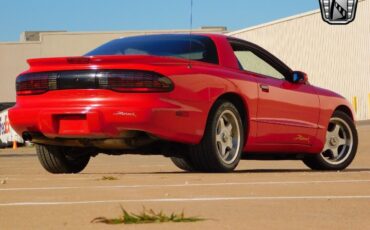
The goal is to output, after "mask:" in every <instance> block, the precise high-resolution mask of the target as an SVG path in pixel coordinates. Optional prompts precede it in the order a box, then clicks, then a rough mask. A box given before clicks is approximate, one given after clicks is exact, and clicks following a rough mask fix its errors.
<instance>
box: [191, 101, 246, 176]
mask: <svg viewBox="0 0 370 230" xmlns="http://www.w3.org/2000/svg"><path fill="white" fill-rule="evenodd" d="M244 130H245V128H244V126H243V123H242V120H241V117H240V113H239V111H238V110H237V108H236V107H235V106H234V105H233V104H232V103H230V102H229V101H226V100H220V101H217V102H216V103H215V105H214V106H213V108H212V109H211V111H210V114H209V118H208V121H207V125H206V129H205V133H204V136H203V139H202V141H201V142H200V143H199V144H198V145H194V146H190V155H189V157H190V160H191V162H192V163H193V168H195V169H196V170H197V171H203V172H230V171H233V170H234V169H235V168H236V166H237V165H238V163H239V161H240V157H241V154H242V151H243V147H244Z"/></svg>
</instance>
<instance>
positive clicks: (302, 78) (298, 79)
mask: <svg viewBox="0 0 370 230" xmlns="http://www.w3.org/2000/svg"><path fill="white" fill-rule="evenodd" d="M292 82H293V83H296V84H304V85H308V84H309V82H308V77H307V74H306V73H304V72H301V71H293V74H292Z"/></svg>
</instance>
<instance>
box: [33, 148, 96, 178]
mask: <svg viewBox="0 0 370 230" xmlns="http://www.w3.org/2000/svg"><path fill="white" fill-rule="evenodd" d="M83 150H84V149H82V148H80V149H77V148H68V147H61V146H51V145H36V153H37V157H38V159H39V161H40V163H41V165H42V166H43V167H44V169H46V171H48V172H50V173H54V174H61V173H79V172H81V171H82V170H83V169H84V168H85V167H86V166H87V164H88V163H89V160H90V155H89V154H87V153H86V154H82V153H81V151H83Z"/></svg>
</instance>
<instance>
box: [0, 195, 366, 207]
mask: <svg viewBox="0 0 370 230" xmlns="http://www.w3.org/2000/svg"><path fill="white" fill-rule="evenodd" d="M331 199H333V200H349V199H370V195H366V196H357V195H355V196H351V195H346V196H330V195H327V196H242V197H192V198H158V199H132V200H87V201H56V202H53V201H45V202H43V201H41V202H32V201H31V202H12V203H0V207H11V206H45V205H80V204H107V203H142V202H155V203H156V202H159V203H161V202H162V203H163V202H199V201H204V202H207V201H243V200H245V201H248V200H250V201H253V200H258V201H270V200H331Z"/></svg>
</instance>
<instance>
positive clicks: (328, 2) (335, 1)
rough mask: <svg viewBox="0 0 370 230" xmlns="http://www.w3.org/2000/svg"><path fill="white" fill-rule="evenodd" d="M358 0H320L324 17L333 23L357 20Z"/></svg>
mask: <svg viewBox="0 0 370 230" xmlns="http://www.w3.org/2000/svg"><path fill="white" fill-rule="evenodd" d="M357 3H358V0H320V9H321V16H322V19H323V20H324V21H325V22H327V23H329V24H333V25H338V24H342V25H343V24H348V23H350V22H352V21H353V20H355V16H356V9H357Z"/></svg>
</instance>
